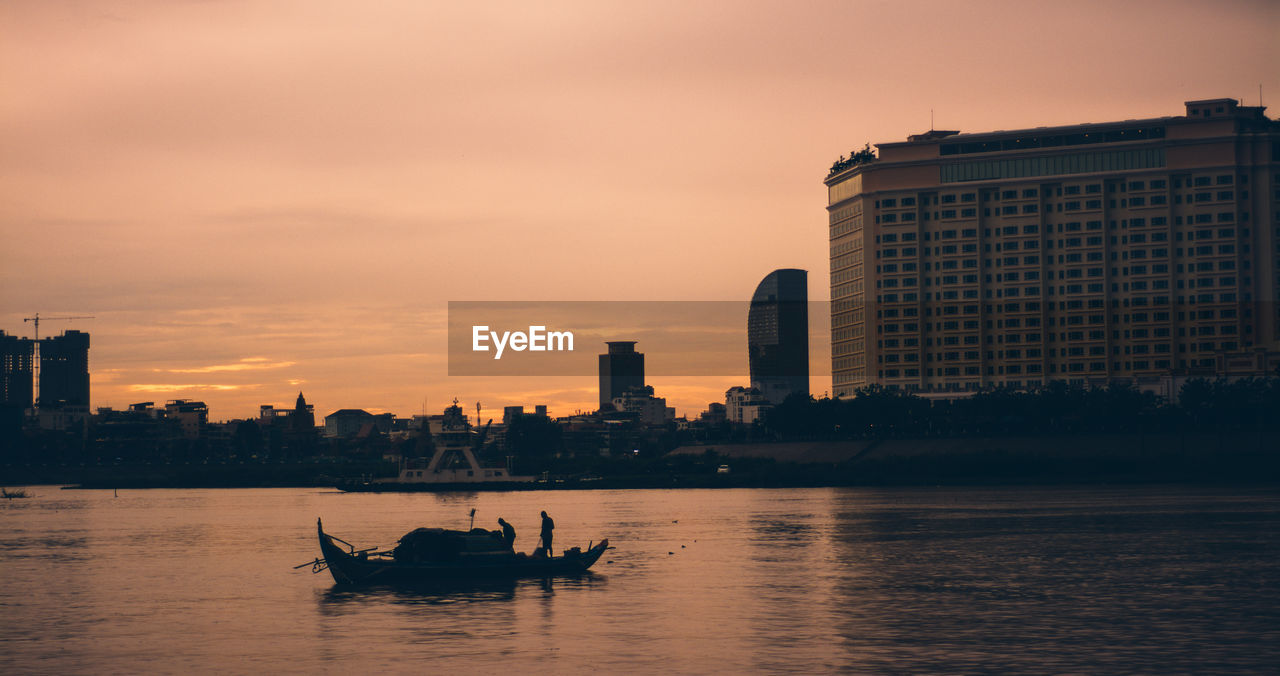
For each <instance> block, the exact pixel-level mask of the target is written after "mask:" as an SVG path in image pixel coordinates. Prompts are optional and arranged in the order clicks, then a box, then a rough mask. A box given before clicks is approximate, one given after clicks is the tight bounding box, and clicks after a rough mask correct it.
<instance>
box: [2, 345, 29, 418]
mask: <svg viewBox="0 0 1280 676" xmlns="http://www.w3.org/2000/svg"><path fill="white" fill-rule="evenodd" d="M33 346H34V343H33V341H31V340H29V339H27V338H19V337H17V336H10V335H8V334H6V333H5V332H4V331H0V406H5V407H13V408H17V409H28V408H31V404H32V396H33V392H32V373H31V358H32V352H33V350H34V347H33Z"/></svg>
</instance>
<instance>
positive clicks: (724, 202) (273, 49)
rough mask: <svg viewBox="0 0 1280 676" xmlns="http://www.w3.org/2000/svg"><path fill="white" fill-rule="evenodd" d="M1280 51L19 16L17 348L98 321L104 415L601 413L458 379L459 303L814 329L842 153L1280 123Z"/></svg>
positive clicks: (1063, 19) (1160, 44)
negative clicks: (750, 302)
mask: <svg viewBox="0 0 1280 676" xmlns="http://www.w3.org/2000/svg"><path fill="white" fill-rule="evenodd" d="M1277 35H1280V3H1276V2H1266V1H1260V2H1219V3H1203V2H1178V1H1162V2H1129V3H1115V2H1097V3H1090V2H1072V3H1039V2H990V3H953V2H903V1H893V2H878V1H877V2H870V1H867V2H855V1H846V2H802V3H793V2H747V1H746V0H736V1H731V2H687V1H682V2H644V3H639V2H629V3H604V2H569V3H555V2H553V3H519V2H510V3H508V2H489V3H457V2H454V3H434V2H421V1H415V2H404V3H398V2H376V3H359V2H310V1H308V2H293V3H289V2H235V1H231V2H169V1H165V2H143V1H135V2H116V3H105V2H71V1H65V2H58V1H53V0H31V1H22V0H18V1H10V2H5V3H3V4H0V85H2V89H0V228H3V238H4V246H3V248H2V249H0V329H3V330H5V331H7V332H8V333H11V334H18V335H30V324H25V325H24V324H23V322H22V318H23V317H27V316H31V314H32V313H34V312H40V313H42V314H44V315H46V316H55V315H72V314H74V315H82V314H84V315H94V316H95V317H96V319H94V320H87V321H80V322H75V323H70V322H50V323H48V324H44V325H43V326H42V327H41V329H42V333H48V332H50V331H61V330H62V329H65V328H79V329H81V330H86V331H89V332H90V333H91V334H92V340H93V347H92V350H91V351H90V364H91V371H92V374H93V385H92V387H93V405H94V406H115V407H122V406H125V405H127V404H129V403H131V402H136V401H147V400H155V401H161V402H162V401H163V400H165V399H171V398H180V397H181V398H197V399H202V400H204V401H206V402H208V403H209V405H210V409H211V417H212V418H214V419H228V418H233V417H244V416H249V415H256V412H257V407H258V405H259V404H263V403H271V404H276V405H287V404H290V403H291V402H292V401H293V398H294V397H295V396H296V395H297V391H298V390H299V389H302V390H303V391H305V392H306V394H307V397H308V400H309V401H311V402H313V403H314V404H315V405H316V409H317V412H318V413H320V414H321V415H323V414H327V413H330V412H332V411H334V410H337V409H339V408H346V407H359V408H365V409H368V410H374V411H391V412H395V413H397V414H401V415H408V414H410V413H416V412H420V411H421V409H422V406H423V400H424V399H426V400H427V406H428V407H429V409H431V411H432V412H437V411H438V410H439V409H440V408H442V407H443V406H444V405H445V404H446V403H447V401H448V400H449V399H451V398H452V397H454V396H457V397H459V398H460V399H462V400H463V401H464V402H471V404H470V405H471V406H474V402H475V401H481V402H483V403H484V405H485V407H486V408H498V407H500V406H502V405H507V404H525V405H527V406H532V405H533V404H536V403H546V404H549V405H550V406H551V408H552V412H553V413H558V414H565V413H571V412H573V411H574V410H575V409H589V408H594V405H595V402H596V400H597V399H596V383H595V380H594V379H593V378H581V377H578V378H550V379H537V380H534V379H529V378H516V379H511V378H506V379H503V378H460V377H453V378H450V377H448V376H447V375H446V373H445V364H446V355H445V354H444V329H445V316H446V315H445V312H446V303H447V301H449V300H615V299H616V300H734V299H743V300H745V299H747V298H749V296H750V294H751V292H752V291H753V290H754V289H755V286H756V284H757V283H758V282H759V281H760V279H761V278H762V277H763V276H764V275H765V274H767V273H768V272H769V271H771V270H773V269H775V268H782V267H799V268H805V269H808V270H809V271H810V273H811V274H810V297H811V298H812V299H814V300H822V299H825V298H827V296H828V288H827V284H826V281H825V278H826V266H827V258H828V256H827V252H826V215H825V211H824V209H823V206H824V199H825V189H824V187H823V185H822V179H823V177H824V176H825V175H826V170H827V168H828V167H829V166H830V164H831V162H832V161H833V160H834V159H835V158H836V157H837V156H838V155H840V154H843V153H847V152H848V151H849V150H850V149H852V148H860V147H861V146H862V144H864V143H866V142H872V143H875V142H883V141H898V140H903V139H905V137H906V136H907V135H908V134H911V133H917V132H921V131H925V130H927V129H928V128H929V115H930V109H933V110H934V111H935V112H934V115H935V120H936V122H935V126H936V127H937V128H949V129H961V130H965V131H988V130H992V129H1014V128H1023V127H1032V126H1040V125H1056V124H1074V123H1080V122H1090V121H1093V122H1098V121H1107V120H1114V119H1124V118H1143V117H1158V116H1164V115H1177V114H1180V113H1181V112H1182V102H1183V101H1185V100H1190V99H1201V98H1214V97H1222V96H1230V97H1236V98H1243V99H1244V100H1245V102H1246V103H1247V104H1251V105H1256V103H1257V98H1258V86H1259V84H1261V85H1262V91H1263V98H1264V103H1266V102H1267V101H1268V100H1269V99H1271V98H1273V97H1280V68H1278V67H1277V66H1278V65H1280V46H1277V45H1280V40H1277V39H1276V36H1277ZM1277 100H1280V99H1277ZM1269 112H1270V113H1271V116H1272V117H1275V115H1276V111H1275V109H1273V110H1271V111H1269ZM744 334H745V326H744ZM619 338H620V339H621V338H624V337H619ZM827 338H828V337H827V336H826V335H815V336H814V337H813V342H814V343H815V345H814V347H813V349H814V350H815V351H818V352H825V351H826V350H827V349H828V348H827V347H826V344H827ZM743 342H744V346H743V357H742V374H741V376H739V377H725V378H720V379H714V378H674V377H673V378H655V379H652V380H651V384H653V385H655V387H656V388H657V390H658V393H659V394H660V395H666V396H667V397H668V400H669V401H668V403H669V404H674V405H675V406H676V407H677V409H678V411H679V413H681V414H684V413H689V414H696V413H697V412H698V411H699V410H701V409H702V408H704V407H705V404H706V402H707V401H711V400H720V399H722V397H723V391H724V389H725V388H727V387H729V386H731V385H736V384H745V382H746V354H745V335H744V339H743ZM592 349H594V348H592ZM639 349H641V350H642V351H643V349H644V346H643V345H641V346H639ZM827 389H829V377H826V376H823V377H818V376H815V378H814V383H813V390H814V392H815V394H821V393H822V392H824V391H825V390H827Z"/></svg>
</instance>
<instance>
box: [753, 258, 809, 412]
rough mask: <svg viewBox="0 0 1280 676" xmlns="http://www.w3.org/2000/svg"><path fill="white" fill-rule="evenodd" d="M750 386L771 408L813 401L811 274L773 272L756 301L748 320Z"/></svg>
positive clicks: (762, 282) (756, 293) (791, 270)
mask: <svg viewBox="0 0 1280 676" xmlns="http://www.w3.org/2000/svg"><path fill="white" fill-rule="evenodd" d="M747 357H748V360H749V362H750V367H751V386H752V387H754V388H755V389H757V390H759V391H760V393H761V394H762V395H764V396H765V398H767V399H768V400H769V401H770V402H772V403H774V404H780V403H782V400H784V399H786V398H787V397H788V396H790V395H792V394H800V395H802V396H805V397H807V396H809V273H808V272H806V271H805V270H796V269H790V268H788V269H783V270H774V271H773V272H770V273H769V274H768V275H767V276H766V277H765V278H764V279H763V280H761V282H760V285H759V286H757V287H756V292H755V295H753V296H752V297H751V311H750V313H749V314H748V315H747Z"/></svg>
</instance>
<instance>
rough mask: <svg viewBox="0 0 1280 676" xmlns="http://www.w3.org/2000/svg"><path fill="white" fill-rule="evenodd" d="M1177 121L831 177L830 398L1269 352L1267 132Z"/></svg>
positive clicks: (929, 155)
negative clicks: (876, 389) (872, 389)
mask: <svg viewBox="0 0 1280 676" xmlns="http://www.w3.org/2000/svg"><path fill="white" fill-rule="evenodd" d="M1263 113H1264V109H1263V108H1262V107H1247V106H1241V105H1240V104H1239V103H1238V102H1237V101H1235V100H1233V99H1212V100H1205V101H1189V102H1187V103H1186V110H1185V114H1184V115H1179V116H1174V117H1162V118H1154V119H1145V120H1126V121H1123V122H1109V123H1099V124H1082V125H1074V126H1068V127H1040V128H1036V129H1025V130H1017V131H1001V132H991V133H980V134H960V133H959V132H954V131H931V132H928V133H925V134H920V135H916V136H911V137H909V138H908V140H907V141H905V142H899V143H883V144H878V145H877V146H876V147H877V150H878V151H879V153H878V155H877V154H876V153H873V152H871V151H870V149H869V148H868V149H866V150H864V151H861V152H858V153H855V154H854V155H853V156H851V157H850V158H847V159H846V158H843V157H842V158H841V159H840V161H838V162H836V163H835V165H833V166H832V169H831V172H830V174H829V175H828V177H827V179H826V181H825V183H826V185H827V188H828V207H827V209H828V216H829V235H830V257H831V319H832V325H831V342H832V381H833V382H832V388H833V394H835V395H846V396H847V395H849V394H851V393H852V392H853V391H855V390H856V389H858V388H860V387H864V386H867V385H872V384H879V385H883V386H886V387H893V388H900V389H905V390H908V391H913V392H921V393H930V392H942V393H955V392H965V391H976V390H979V389H983V388H984V387H990V386H1006V387H1014V388H1034V387H1038V386H1040V385H1042V384H1044V383H1045V382H1046V381H1048V380H1066V381H1068V382H1070V383H1071V384H1079V385H1084V384H1100V383H1106V382H1116V381H1122V382H1132V383H1135V384H1139V385H1142V384H1143V383H1149V382H1154V381H1158V380H1160V379H1169V378H1171V377H1177V376H1185V375H1188V374H1191V375H1196V374H1205V375H1211V374H1214V373H1215V370H1216V369H1217V368H1218V365H1219V364H1220V363H1221V362H1222V359H1221V355H1222V354H1223V353H1233V352H1238V351H1240V350H1248V349H1253V348H1255V347H1258V346H1264V347H1265V346H1274V345H1275V343H1276V341H1277V335H1278V328H1280V327H1278V326H1277V323H1278V322H1280V318H1278V317H1277V312H1276V296H1277V287H1278V286H1280V279H1278V278H1277V269H1276V268H1277V258H1278V257H1280V251H1278V249H1277V240H1278V238H1280V233H1277V221H1278V220H1280V216H1278V215H1277V202H1278V201H1280V200H1278V195H1280V170H1278V167H1280V164H1278V162H1277V161H1278V160H1280V123H1277V122H1276V121H1274V120H1271V119H1269V118H1267V117H1266V116H1265V115H1264V114H1263Z"/></svg>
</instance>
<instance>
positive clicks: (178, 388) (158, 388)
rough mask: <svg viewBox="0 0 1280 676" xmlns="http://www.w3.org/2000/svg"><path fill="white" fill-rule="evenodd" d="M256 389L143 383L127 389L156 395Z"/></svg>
mask: <svg viewBox="0 0 1280 676" xmlns="http://www.w3.org/2000/svg"><path fill="white" fill-rule="evenodd" d="M258 387H261V385H259V384H257V383H254V384H250V385H214V384H208V383H182V384H173V383H164V384H158V383H145V384H135V385H130V386H129V387H128V390H129V391H130V392H157V393H164V392H182V391H187V390H194V391H202V392H229V391H233V390H252V389H257V388H258Z"/></svg>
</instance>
